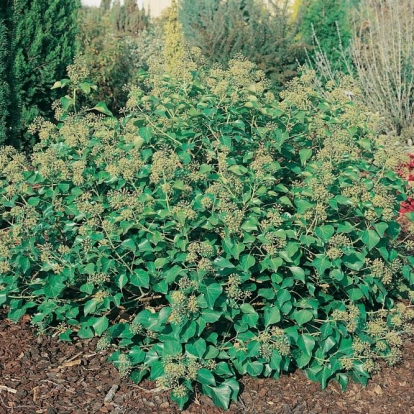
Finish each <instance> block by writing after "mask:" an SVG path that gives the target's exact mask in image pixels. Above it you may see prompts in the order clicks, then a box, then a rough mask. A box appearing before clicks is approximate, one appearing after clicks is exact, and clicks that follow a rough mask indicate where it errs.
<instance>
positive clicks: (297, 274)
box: [289, 266, 305, 283]
mask: <svg viewBox="0 0 414 414" xmlns="http://www.w3.org/2000/svg"><path fill="white" fill-rule="evenodd" d="M289 270H290V271H291V272H292V274H293V278H294V279H295V280H300V281H301V282H303V283H305V271H304V270H303V269H302V268H301V267H297V266H291V267H289Z"/></svg>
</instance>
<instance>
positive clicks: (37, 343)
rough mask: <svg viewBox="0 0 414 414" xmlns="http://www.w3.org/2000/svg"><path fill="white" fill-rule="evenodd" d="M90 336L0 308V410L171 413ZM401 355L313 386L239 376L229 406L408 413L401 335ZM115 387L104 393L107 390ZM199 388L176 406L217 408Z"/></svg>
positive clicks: (410, 375)
mask: <svg viewBox="0 0 414 414" xmlns="http://www.w3.org/2000/svg"><path fill="white" fill-rule="evenodd" d="M95 344H96V339H91V340H87V341H76V342H74V343H66V342H61V341H59V340H57V339H56V338H50V337H38V336H36V335H34V333H33V331H32V330H31V328H30V324H29V320H28V318H23V319H22V321H21V322H20V323H19V324H17V325H16V324H14V323H12V322H10V321H9V320H7V319H5V315H4V313H0V414H3V413H4V414H9V413H15V414H18V413H19V414H20V413H21V414H33V413H47V414H66V413H67V414H69V413H70V414H74V413H82V414H83V413H85V414H89V413H125V414H132V413H145V414H152V413H163V414H170V413H178V412H179V410H178V409H177V407H176V405H175V404H174V403H173V402H172V401H171V400H170V399H169V398H168V392H160V391H158V390H156V389H154V387H155V385H154V384H153V383H150V382H148V381H147V382H144V383H142V384H140V386H138V385H136V384H134V383H133V382H131V381H129V380H120V378H119V375H118V373H117V370H116V369H115V368H114V367H113V365H112V363H108V362H106V358H107V354H105V353H104V352H98V353H97V352H96V350H95ZM404 355H405V359H404V361H403V362H402V363H401V364H400V365H398V366H397V367H395V368H385V369H384V370H383V371H382V372H381V374H379V375H377V376H375V377H374V378H373V379H372V380H371V381H370V383H369V385H368V386H367V388H364V387H363V386H361V385H358V384H351V385H350V386H349V387H348V390H347V391H346V392H345V393H341V391H339V388H338V387H337V386H336V385H335V384H331V385H329V386H328V388H327V389H325V390H320V387H319V385H318V384H315V383H312V382H311V381H309V380H307V379H306V378H305V377H304V375H303V374H302V373H300V372H296V373H294V374H292V375H289V376H283V377H282V378H281V379H280V380H279V381H274V380H271V379H259V380H257V379H251V378H246V379H245V380H243V387H244V391H243V392H242V394H241V396H240V401H239V403H237V404H232V406H231V409H230V410H229V411H228V413H231V414H236V413H237V414H241V413H249V414H267V413H269V414H270V413H272V414H273V413H275V414H306V413H308V414H311V413H312V414H316V413H326V414H328V413H329V414H339V413H347V414H348V413H369V414H371V413H372V414H376V413H388V412H390V413H393V414H400V413H414V387H413V385H414V381H413V380H414V343H413V342H412V341H407V342H406V344H405V350H404ZM111 389H112V391H116V392H115V393H114V395H113V397H112V398H111V395H110V394H111V393H110V390H111ZM222 412H223V411H222V410H220V409H217V408H215V407H214V406H212V403H211V402H210V401H209V400H208V399H207V398H205V397H203V396H197V398H196V401H195V402H193V403H192V404H191V406H190V407H189V409H188V410H186V411H185V412H184V413H197V414H218V413H222Z"/></svg>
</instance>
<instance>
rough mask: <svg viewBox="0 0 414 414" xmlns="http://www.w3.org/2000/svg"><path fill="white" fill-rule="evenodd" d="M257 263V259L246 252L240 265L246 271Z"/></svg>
mask: <svg viewBox="0 0 414 414" xmlns="http://www.w3.org/2000/svg"><path fill="white" fill-rule="evenodd" d="M255 263H256V259H255V258H254V257H253V256H252V255H250V254H248V255H247V254H244V255H243V256H242V257H241V259H240V265H241V268H242V269H243V271H244V272H248V271H249V269H250V268H251V267H253V266H254V265H255Z"/></svg>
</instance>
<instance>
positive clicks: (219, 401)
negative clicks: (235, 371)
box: [205, 384, 232, 410]
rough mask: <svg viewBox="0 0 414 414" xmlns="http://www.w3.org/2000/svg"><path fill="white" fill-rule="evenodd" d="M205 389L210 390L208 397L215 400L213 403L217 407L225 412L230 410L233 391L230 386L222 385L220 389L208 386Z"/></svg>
mask: <svg viewBox="0 0 414 414" xmlns="http://www.w3.org/2000/svg"><path fill="white" fill-rule="evenodd" d="M205 387H206V388H208V390H209V392H208V395H209V396H210V397H211V398H212V399H213V402H214V404H215V405H216V406H217V407H220V408H222V409H223V410H228V409H229V405H230V399H231V395H232V389H231V388H230V387H229V386H228V385H223V384H222V385H220V386H218V387H211V386H210V385H206V386H205Z"/></svg>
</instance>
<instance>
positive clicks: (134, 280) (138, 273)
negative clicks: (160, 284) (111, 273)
mask: <svg viewBox="0 0 414 414" xmlns="http://www.w3.org/2000/svg"><path fill="white" fill-rule="evenodd" d="M129 283H131V285H133V286H137V287H143V288H148V287H149V283H150V277H149V274H148V273H147V272H146V271H145V270H142V269H135V272H134V273H132V274H131V275H130V277H129Z"/></svg>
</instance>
